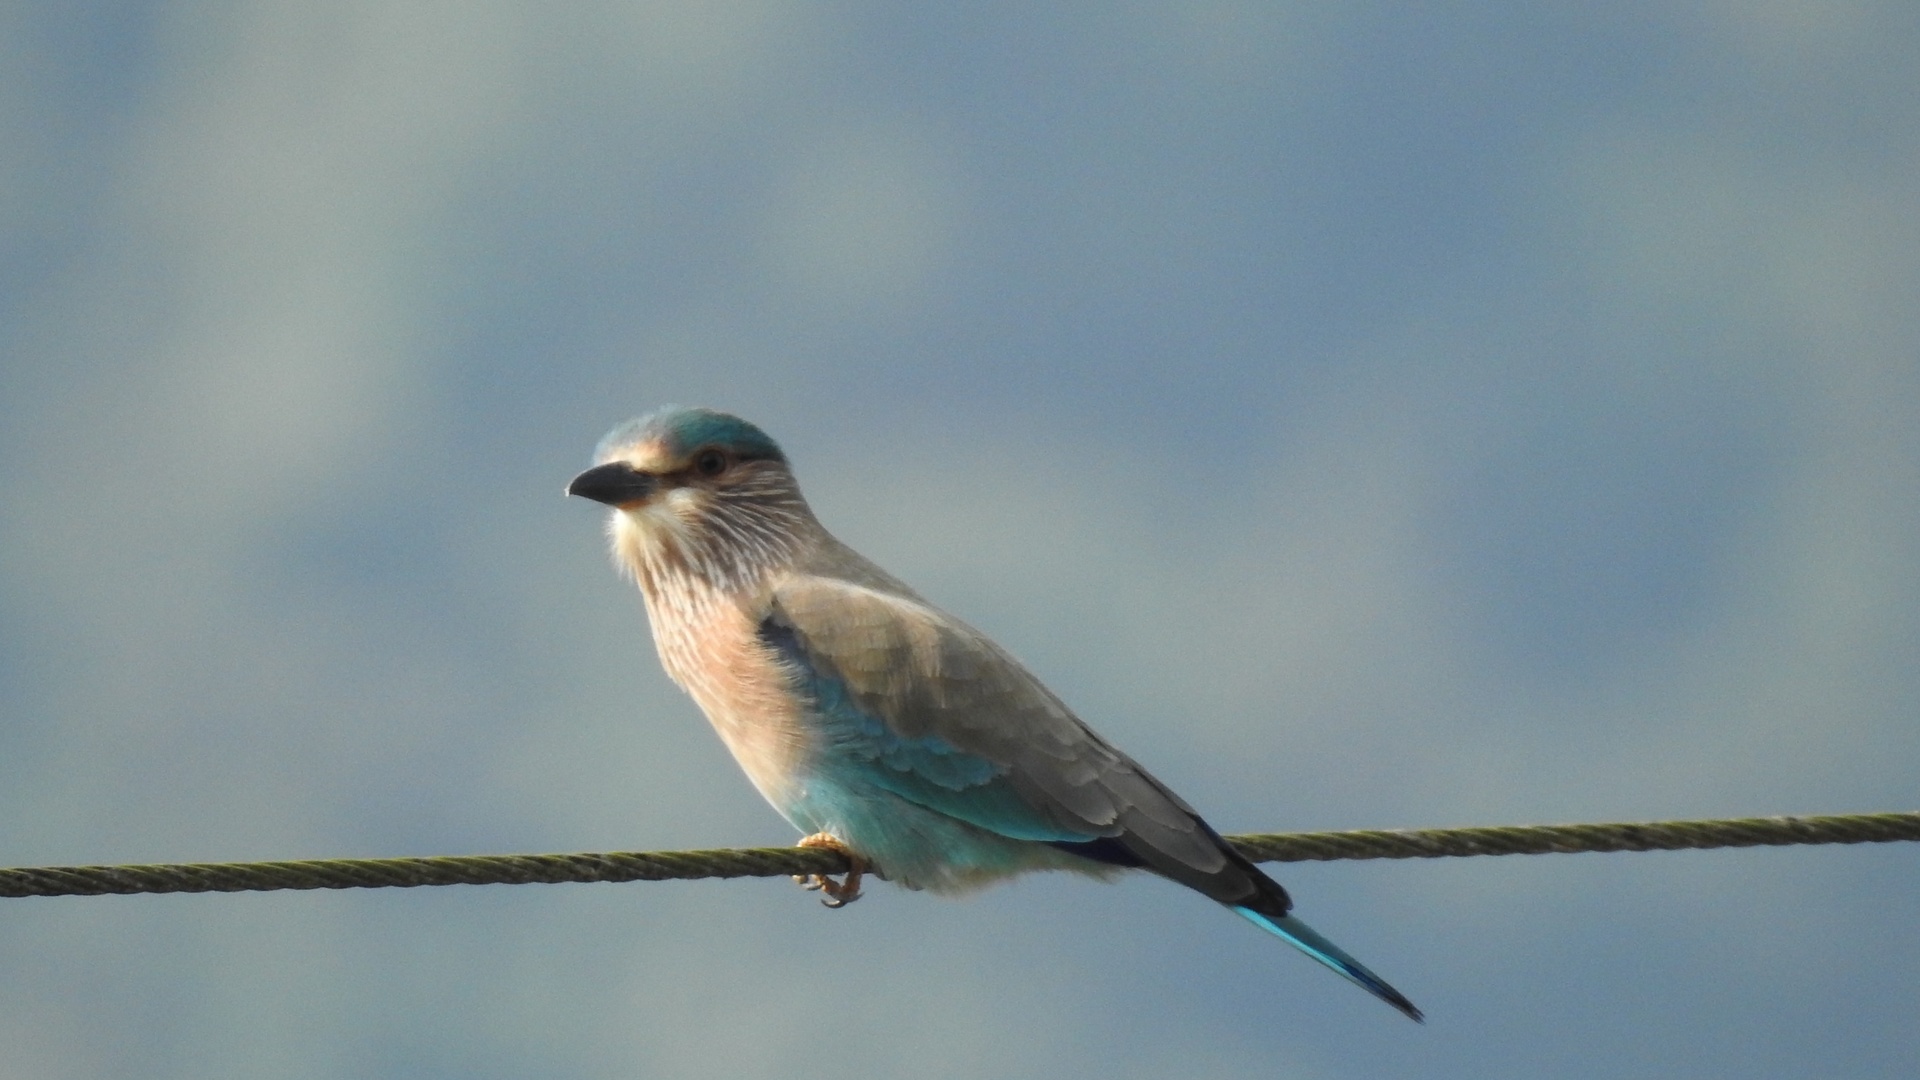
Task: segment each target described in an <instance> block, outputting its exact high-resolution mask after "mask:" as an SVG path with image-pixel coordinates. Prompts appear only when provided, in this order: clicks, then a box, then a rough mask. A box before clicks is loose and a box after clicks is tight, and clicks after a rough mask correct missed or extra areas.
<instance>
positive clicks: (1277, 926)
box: [1229, 905, 1426, 1024]
mask: <svg viewBox="0 0 1920 1080" xmlns="http://www.w3.org/2000/svg"><path fill="white" fill-rule="evenodd" d="M1229 906H1232V907H1233V911H1234V914H1236V915H1239V916H1240V917H1241V918H1243V919H1245V920H1247V921H1248V922H1250V923H1252V924H1253V925H1255V926H1257V927H1259V928H1260V929H1262V930H1265V931H1266V932H1268V933H1270V934H1272V935H1274V936H1275V937H1278V938H1280V939H1281V940H1283V941H1285V942H1286V943H1287V944H1289V945H1292V946H1293V947H1294V948H1296V949H1299V950H1300V951H1301V952H1303V953H1306V954H1307V955H1308V956H1311V957H1313V958H1314V959H1315V960H1318V961H1320V962H1321V963H1323V964H1325V965H1327V966H1328V967H1330V968H1332V969H1333V970H1335V971H1337V972H1339V973H1340V974H1341V975H1343V976H1345V977H1346V978H1348V979H1349V980H1351V981H1352V982H1354V983H1355V984H1356V985H1358V986H1359V987H1360V988H1361V989H1363V990H1365V991H1367V992H1368V993H1370V994H1372V995H1373V996H1374V997H1377V998H1379V999H1380V1000H1381V1001H1384V1002H1386V1003H1387V1004H1389V1005H1391V1006H1393V1007H1394V1008H1396V1009H1399V1010H1400V1011H1401V1012H1403V1013H1406V1014H1407V1016H1409V1017H1411V1018H1412V1019H1413V1020H1414V1021H1415V1022H1417V1023H1423V1024H1424V1023H1426V1017H1425V1016H1423V1015H1421V1013H1420V1010H1419V1009H1418V1008H1416V1007H1414V1004H1413V1002H1411V1001H1408V1000H1407V998H1406V995H1405V994H1402V993H1401V992H1400V991H1398V990H1395V989H1394V988H1393V987H1391V986H1389V985H1387V980H1385V979H1383V978H1381V977H1380V976H1378V975H1375V974H1374V973H1373V972H1371V971H1368V970H1367V965H1365V964H1363V963H1361V962H1360V961H1358V960H1355V959H1354V958H1353V957H1351V956H1348V955H1347V953H1346V950H1345V949H1342V948H1341V947H1340V946H1338V945H1335V944H1334V943H1333V942H1331V941H1328V940H1327V939H1326V938H1323V937H1321V936H1320V934H1319V932H1318V931H1316V930H1314V928H1313V927H1311V926H1308V925H1307V924H1306V923H1303V922H1301V921H1300V920H1299V919H1296V918H1294V917H1293V916H1291V915H1263V914H1261V913H1260V912H1258V911H1255V910H1253V909H1252V908H1250V907H1240V906H1238V905H1229Z"/></svg>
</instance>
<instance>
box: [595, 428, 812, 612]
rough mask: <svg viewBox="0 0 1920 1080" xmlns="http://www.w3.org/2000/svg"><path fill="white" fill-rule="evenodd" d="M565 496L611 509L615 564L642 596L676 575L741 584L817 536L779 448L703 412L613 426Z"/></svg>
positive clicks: (761, 434) (760, 433) (757, 431)
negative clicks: (645, 589)
mask: <svg viewBox="0 0 1920 1080" xmlns="http://www.w3.org/2000/svg"><path fill="white" fill-rule="evenodd" d="M567 494H569V495H578V496H581V497H582V498H587V499H592V500H593V501H595V502H599V503H605V504H606V505H608V506H610V507H612V508H613V510H614V512H613V513H612V514H611V515H610V516H609V519H608V525H607V533H608V537H609V539H610V540H611V541H612V543H613V550H614V557H615V561H616V562H618V563H619V564H621V566H622V567H623V568H624V569H626V570H628V571H629V572H631V573H633V574H634V575H635V576H636V577H638V578H639V579H640V582H641V584H642V585H645V586H648V587H649V588H651V587H652V586H653V584H654V583H656V582H657V581H659V580H660V579H661V578H663V577H666V576H674V575H677V574H680V573H690V574H692V575H694V576H696V577H699V578H702V579H705V580H707V581H709V582H712V583H714V584H720V585H737V584H740V583H743V582H744V581H747V580H750V579H751V578H753V577H755V576H757V575H758V574H759V573H761V572H764V571H765V570H766V569H768V568H770V567H773V566H777V565H780V564H781V563H782V562H784V561H785V560H787V559H790V558H792V556H793V554H794V553H795V551H796V550H797V548H798V546H799V545H801V544H803V543H805V542H807V541H809V540H810V539H811V538H812V536H813V533H814V531H815V530H817V529H818V525H817V524H816V523H815V522H814V518H813V514H812V512H811V511H810V510H808V509H807V504H806V500H805V499H803V498H802V497H801V495H800V486H799V484H798V483H796V482H795V481H794V478H793V471H792V470H791V469H790V468H789V467H788V465H787V456H786V455H785V454H784V453H782V452H781V450H780V447H779V445H778V444H776V443H775V442H774V441H773V440H772V439H770V438H768V437H767V434H766V432H763V431H761V430H760V429H759V428H757V427H754V426H753V425H752V424H749V423H747V422H746V421H745V420H742V419H740V418H739V417H737V416H730V415H728V414H727V413H722V412H715V411H713V410H712V409H689V408H681V407H679V406H670V407H668V408H664V409H660V410H658V411H656V412H653V413H649V414H648V415H646V416H642V417H640V418H638V419H635V420H629V421H627V422H626V423H624V424H621V425H620V426H618V427H616V428H614V429H613V430H612V431H610V432H608V433H607V437H606V438H604V439H601V440H600V446H599V448H598V449H597V450H596V451H595V452H594V466H593V468H591V469H588V470H587V471H586V472H583V473H581V474H580V475H579V476H576V477H574V478H573V482H572V483H570V484H568V485H567Z"/></svg>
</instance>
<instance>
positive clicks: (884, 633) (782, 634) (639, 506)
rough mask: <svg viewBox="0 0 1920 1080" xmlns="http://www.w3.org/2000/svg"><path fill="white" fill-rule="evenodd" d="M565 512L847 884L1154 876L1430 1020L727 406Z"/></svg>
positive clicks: (605, 463)
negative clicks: (839, 526)
mask: <svg viewBox="0 0 1920 1080" xmlns="http://www.w3.org/2000/svg"><path fill="white" fill-rule="evenodd" d="M567 493H568V494H569V495H579V496H582V497H584V498H588V499H592V500H593V501H595V502H599V503H604V504H606V505H607V506H609V507H611V508H612V512H611V514H610V515H609V517H608V523H607V535H608V539H609V540H610V542H611V545H612V549H613V558H614V561H615V563H616V564H617V565H618V566H619V568H620V569H621V570H622V571H624V572H625V573H627V574H629V575H631V576H632V578H633V579H634V581H635V582H636V583H637V584H638V585H639V587H640V593H641V595H642V596H643V597H645V600H646V608H647V617H648V621H649V622H650V623H651V624H652V627H653V639H654V644H655V646H656V648H657V649H658V650H659V653H660V662H661V663H662V665H664V666H665V668H666V670H667V674H668V675H669V676H671V677H672V679H673V681H674V682H675V683H677V684H679V686H680V687H681V688H682V689H684V690H685V691H686V692H687V693H688V694H690V695H691V696H692V697H693V699H694V701H695V702H696V703H698V704H699V706H700V708H701V710H702V711H703V712H705V713H706V715H707V719H708V720H709V721H710V722H711V723H712V724H713V727H714V730H715V731H717V732H718V733H719V735H720V738H721V739H722V740H723V741H724V742H725V743H726V744H727V748H728V749H729V750H731V751H732V752H733V756H734V758H735V759H736V760H738V761H739V763H740V767H741V768H742V769H744V770H745V771H746V774H747V777H748V778H749V779H750V780H751V781H752V782H753V785H754V787H756V788H758V789H759V791H760V794H761V795H763V796H765V797H766V799H767V801H768V802H770V803H772V804H773V806H774V809H776V810H778V811H779V812H780V814H781V815H782V816H783V817H785V818H786V819H787V820H788V821H789V822H791V823H792V824H793V825H794V826H795V827H796V828H798V829H799V830H800V831H801V832H802V833H805V834H806V839H804V840H802V841H801V844H802V845H803V846H810V847H827V848H832V849H834V850H836V851H839V852H841V853H842V854H844V855H845V856H846V858H847V861H848V865H849V866H850V867H851V869H850V870H849V872H848V873H847V874H846V875H845V876H844V877H843V878H842V879H840V880H837V881H836V880H833V879H832V878H830V877H813V878H809V879H803V884H806V885H807V886H808V887H810V888H814V889H819V890H822V891H824V893H825V894H826V897H827V899H826V901H825V902H826V903H827V904H828V905H829V906H832V907H838V906H841V905H844V904H846V903H848V902H850V901H852V900H854V899H856V898H857V897H858V896H859V895H860V892H859V890H860V880H861V874H862V873H863V871H868V870H871V871H872V872H873V873H875V874H876V875H878V876H880V877H883V878H885V879H886V880H889V881H893V882H895V883H897V884H900V885H903V886H905V887H907V888H910V889H926V890H929V891H932V892H936V893H957V892H963V891H966V890H969V889H973V888H977V887H979V886H982V885H986V884H988V883H990V882H993V881H995V880H998V879H1001V878H1005V877H1010V876H1012V875H1014V874H1019V873H1023V872H1025V871H1029V870H1072V871H1078V872H1080V873H1084V874H1089V875H1092V876H1095V877H1111V876H1113V875H1114V874H1116V873H1118V872H1120V871H1122V870H1125V869H1142V870H1147V871H1150V872H1152V873H1155V874H1159V875H1160V876H1162V877H1166V878H1170V879H1172V880H1174V881H1176V882H1178V883H1180V884H1181V885H1185V886H1186V887H1188V888H1190V889H1193V890H1194V891H1196V892H1198V893H1200V894H1202V895H1203V896H1206V897H1208V898H1209V899H1212V900H1215V901H1218V902H1219V903H1221V904H1223V905H1225V906H1226V907H1228V908H1230V909H1232V910H1233V911H1234V912H1235V913H1237V914H1239V915H1241V916H1242V917H1244V918H1246V919H1247V920H1248V921H1249V922H1252V923H1253V924H1254V925H1256V926H1258V927H1260V928H1261V929H1263V930H1266V931H1268V932H1270V933H1273V934H1275V935H1277V936H1278V937H1280V938H1282V939H1284V940H1285V941H1287V942H1288V943H1289V944H1291V945H1294V946H1295V947H1297V948H1299V949H1300V950H1301V951H1302V952H1305V953H1306V954H1307V955H1308V956H1311V957H1312V958H1314V959H1315V960H1317V961H1319V962H1320V963H1322V964H1325V965H1326V966H1327V967H1330V968H1332V969H1333V970H1334V971H1336V972H1339V973H1340V974H1341V975H1343V976H1345V977H1346V978H1348V979H1350V980H1352V981H1353V982H1355V983H1358V984H1359V985H1360V986H1361V987H1363V988H1365V989H1366V990H1368V991H1369V992H1371V993H1373V994H1374V995H1375V996H1376V997H1379V998H1381V999H1382V1000H1384V1001H1386V1002H1387V1003H1388V1004H1390V1005H1392V1006H1393V1007H1395V1008H1397V1009H1399V1010H1400V1011H1401V1012H1403V1013H1405V1014H1406V1015H1407V1016H1409V1017H1412V1018H1413V1019H1415V1020H1420V1019H1422V1017H1421V1014H1420V1010H1419V1009H1417V1008H1415V1007H1414V1005H1413V1003H1412V1002H1410V1001H1408V1000H1407V999H1406V997H1405V996H1404V995H1402V994H1401V993H1400V992H1399V991H1398V990H1395V989H1394V988H1393V987H1391V986H1389V985H1388V984H1387V982H1386V981H1385V980H1384V979H1382V978H1380V977H1379V976H1378V975H1375V974H1374V973H1373V972H1372V971H1369V970H1368V969H1367V967H1366V966H1365V965H1364V964H1361V963H1360V962H1359V961H1358V960H1355V959H1354V958H1353V957H1351V956H1349V955H1347V953H1346V952H1345V951H1344V950H1342V949H1341V948H1340V947H1339V946H1337V945H1335V944H1334V943H1333V942H1331V941H1328V940H1327V939H1326V938H1324V937H1321V936H1320V935H1319V934H1318V933H1316V932H1315V931H1314V930H1313V929H1312V928H1311V927H1309V926H1308V925H1307V924H1306V923H1303V922H1301V921H1300V920H1299V919H1296V918H1294V917H1293V915H1291V914H1290V913H1289V912H1290V911H1291V909H1292V907H1293V902H1292V900H1291V899H1290V898H1289V897H1288V896H1287V891H1286V890H1285V889H1283V888H1281V887H1280V884H1279V883H1278V882H1276V881H1274V880H1273V879H1272V878H1270V877H1268V876H1267V875H1266V874H1264V873H1262V872H1261V871H1260V870H1259V869H1258V868H1257V867H1255V866H1254V865H1253V863H1252V862H1250V861H1249V860H1248V859H1247V858H1246V857H1245V856H1243V855H1241V854H1240V853H1239V852H1238V851H1236V850H1235V849H1234V848H1233V846H1232V845H1231V844H1228V843H1227V842H1226V841H1225V840H1222V839H1221V838H1220V834H1219V833H1217V832H1215V831H1214V830H1213V828H1212V827H1211V826H1209V825H1208V824H1207V823H1206V822H1205V821H1204V820H1202V819H1201V817H1200V815H1199V814H1198V813H1195V812H1194V809H1193V807H1191V806H1188V805H1187V803H1186V801H1185V800H1184V799H1182V798H1180V796H1178V795H1175V794H1174V793H1173V792H1172V791H1169V790H1168V789H1167V787H1166V785H1164V784H1162V783H1160V782H1159V781H1158V780H1155V779H1154V778H1153V777H1152V776H1151V775H1149V774H1148V773H1147V771H1146V770H1145V769H1143V768H1141V767H1140V766H1139V765H1138V764H1136V763H1135V762H1134V760H1133V759H1132V758H1130V757H1128V756H1127V755H1125V754H1123V753H1121V752H1120V751H1119V750H1117V749H1115V748H1114V747H1113V746H1112V745H1111V744H1109V743H1108V742H1107V741H1106V740H1105V739H1102V738H1101V737H1100V736H1099V735H1098V734H1095V733H1094V731H1093V729H1091V728H1089V727H1088V726H1087V725H1086V724H1085V723H1083V722H1082V721H1081V720H1080V718H1079V717H1077V716H1075V715H1074V714H1073V711H1072V710H1071V709H1069V708H1067V706H1066V704H1065V703H1064V702H1062V701H1061V700H1060V699H1059V698H1058V697H1056V696H1054V694H1053V693H1052V691H1050V690H1048V689H1047V688H1046V687H1045V686H1043V685H1041V683H1040V680H1039V679H1037V678H1035V677H1034V676H1033V675H1032V674H1031V673H1030V672H1028V671H1027V669H1026V668H1025V667H1022V666H1021V664H1020V662H1019V661H1018V660H1015V659H1014V658H1013V657H1012V656H1011V655H1009V654H1008V653H1007V652H1006V651H1005V650H1004V649H1002V648H1001V647H1000V646H998V645H996V644H994V642H993V641H992V640H991V639H990V638H988V637H987V636H986V635H985V634H982V633H981V632H980V631H978V630H975V629H974V628H973V627H971V626H968V625H967V624H966V623H964V622H961V621H960V620H959V619H956V618H954V617H953V616H952V615H949V614H947V613H946V612H944V611H942V610H940V609H939V608H937V607H935V606H934V605H932V604H930V603H928V602H927V601H926V600H925V599H923V598H921V596H920V595H919V594H918V593H915V592H914V591H913V590H912V589H910V588H908V587H907V586H906V585H905V584H904V583H902V582H901V581H900V580H899V579H898V578H895V577H894V576H892V575H891V574H888V573H887V572H886V571H885V570H882V569H880V568H879V567H878V566H876V565H874V564H873V563H872V562H869V561H868V560H867V559H865V558H863V557H861V556H860V555H859V553H857V552H855V551H854V550H853V549H852V548H849V547H847V546H846V545H845V544H843V543H841V542H840V541H839V540H836V539H835V538H834V537H833V535H832V534H831V533H829V532H828V531H827V530H826V528H825V527H824V526H822V525H821V524H820V522H819V521H818V520H817V519H816V518H815V517H814V515H813V512H812V510H810V509H809V508H808V506H807V501H806V499H805V498H803V497H802V496H801V494H800V487H799V484H798V483H797V482H796V481H795V480H794V475H793V471H792V469H791V467H790V466H789V465H788V462H787V457H786V454H784V453H783V452H782V451H781V449H780V447H779V446H778V445H776V444H775V443H774V441H773V440H772V439H771V438H768V437H767V435H766V433H764V432H762V431H761V430H760V429H759V428H757V427H755V426H753V425H752V424H750V423H748V422H746V421H745V420H742V419H740V418H739V417H736V416H730V415H728V414H726V413H721V412H715V411H712V410H710V409H690V408H678V407H672V408H665V409H661V410H659V411H657V412H654V413H651V414H649V415H647V416H643V417H640V418H638V419H636V420H631V421H628V422H626V423H624V424H621V425H620V426H618V427H616V428H614V429H613V431H612V432H610V433H609V434H608V435H607V437H606V438H605V439H603V440H601V442H600V445H599V448H598V450H597V452H596V453H595V455H594V466H593V467H592V468H590V469H588V470H587V471H585V472H583V473H581V474H580V475H579V476H576V477H574V479H573V482H572V483H570V484H569V485H568V486H567Z"/></svg>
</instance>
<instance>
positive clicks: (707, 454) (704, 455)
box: [693, 450, 727, 476]
mask: <svg viewBox="0 0 1920 1080" xmlns="http://www.w3.org/2000/svg"><path fill="white" fill-rule="evenodd" d="M693 471H694V472H697V473H699V474H700V475H701V476H719V475H720V474H721V473H723V472H726V471H727V455H726V454H725V453H723V452H721V451H719V450H702V451H700V452H699V453H698V454H695V455H694V458H693Z"/></svg>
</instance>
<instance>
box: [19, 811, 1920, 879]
mask: <svg viewBox="0 0 1920 1080" xmlns="http://www.w3.org/2000/svg"><path fill="white" fill-rule="evenodd" d="M1227 840H1228V841H1230V842H1231V843H1233V844H1234V845H1235V846H1236V847H1238V848H1239V849H1240V851H1241V852H1242V853H1243V854H1245V855H1246V856H1247V858H1249V859H1252V860H1254V861H1255V862H1322V861H1328V860H1334V859H1437V858H1447V857H1459V856H1468V855H1540V854H1547V853H1551V852H1562V853H1574V852H1593V851H1678V850H1686V849H1699V848H1728V847H1755V846H1761V845H1770V846H1780V845H1789V844H1878V843H1888V842H1891V841H1895V840H1920V812H1914V811H1905V812H1899V813H1886V814H1831V815H1822V816H1818V817H1769V818H1725V819H1719V820H1712V821H1648V822H1614V823H1599V824H1587V825H1502V826H1491V827H1482V828H1462V829H1359V830H1353V831H1349V832H1306V833H1258V834H1251V835H1242V836H1229V837H1227ZM846 869H847V863H846V860H845V859H844V858H843V857H842V856H841V855H840V854H839V853H837V852H834V851H831V850H828V849H824V848H797V847H795V848H721V849H715V850H707V851H615V852H583V853H579V854H572V855H439V856H430V857H425V858H404V859H314V860H302V861H295V862H252V863H173V864H156V865H144V866H143V865H126V866H28V867H15V868H11V869H0V897H13V896H97V895H100V894H104V893H120V894H127V893H172V892H271V891H275V890H281V889H382V888H413V887H415V886H420V885H526V884H533V883H549V884H553V883H559V882H570V881H580V882H587V881H671V880H692V879H698V878H736V877H783V876H786V875H790V874H837V873H841V872H844V871H845V870H846Z"/></svg>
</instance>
